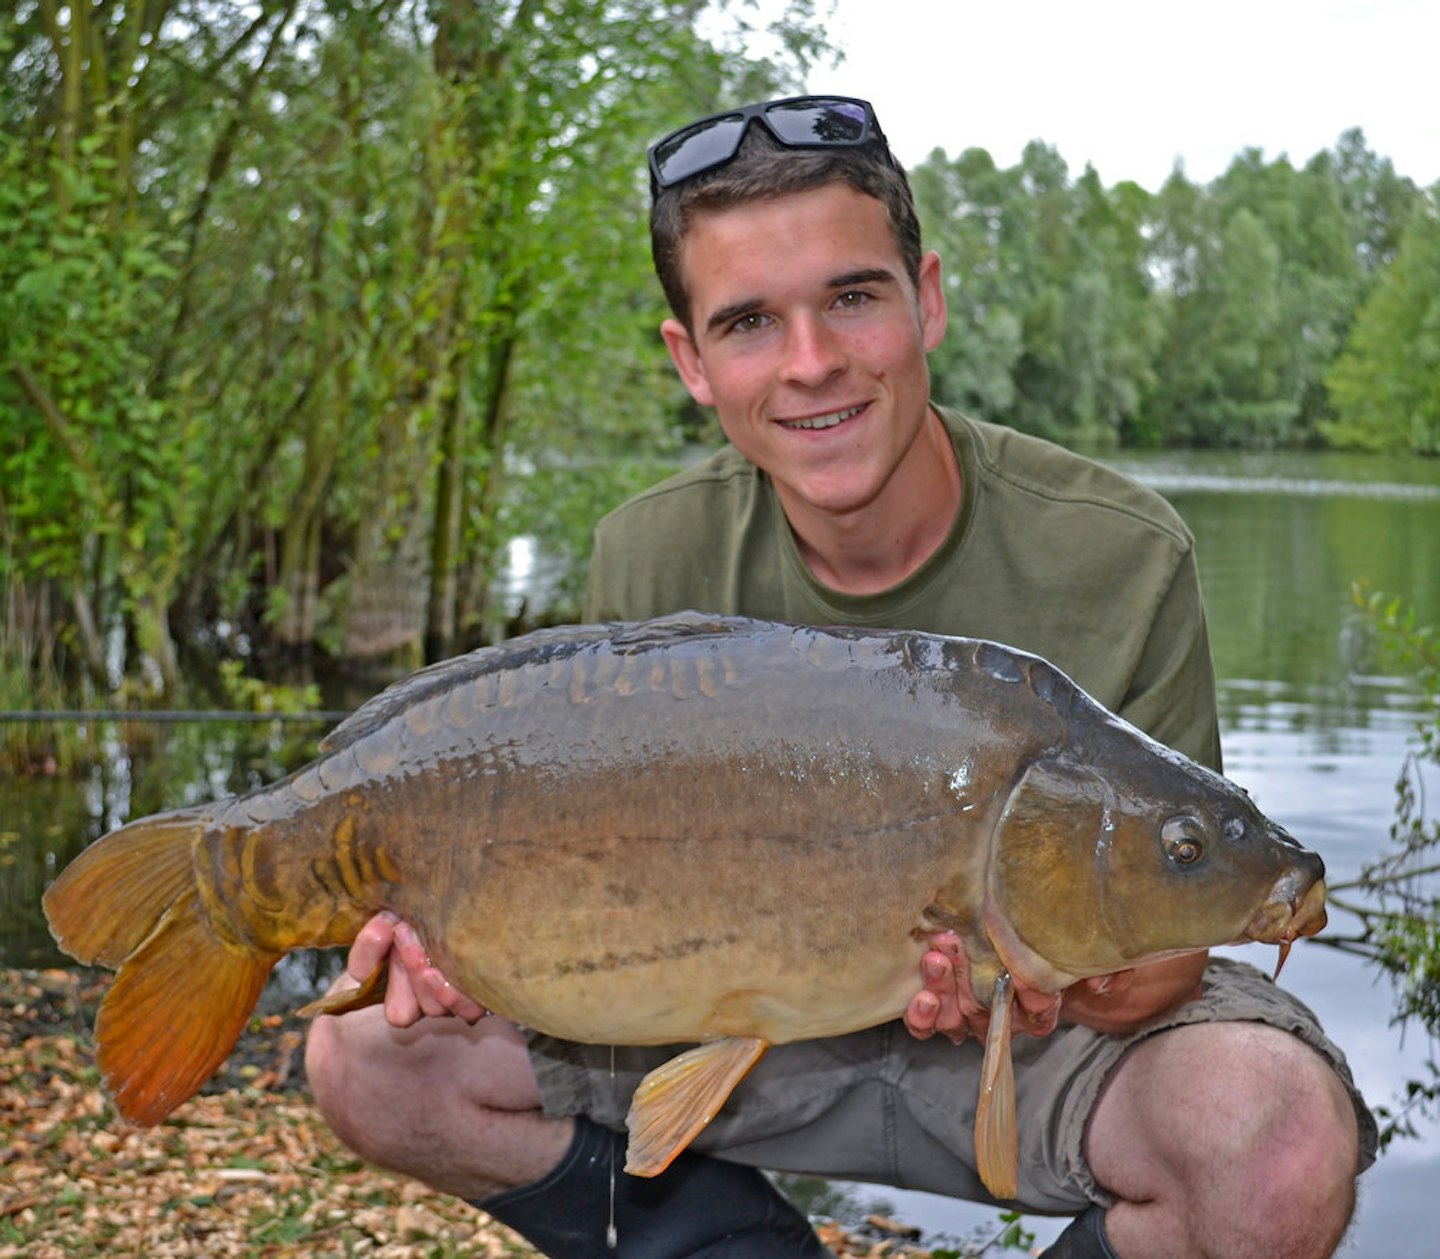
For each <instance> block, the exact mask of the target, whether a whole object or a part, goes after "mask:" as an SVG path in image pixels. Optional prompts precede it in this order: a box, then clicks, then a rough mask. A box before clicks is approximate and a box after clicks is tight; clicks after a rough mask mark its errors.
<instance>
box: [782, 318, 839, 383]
mask: <svg viewBox="0 0 1440 1259" xmlns="http://www.w3.org/2000/svg"><path fill="white" fill-rule="evenodd" d="M846 362H847V358H846V354H845V348H844V345H843V344H842V343H841V339H840V337H839V336H838V335H836V333H835V332H834V330H833V329H831V328H829V327H828V326H827V325H826V323H825V321H824V320H823V319H819V318H815V317H812V316H805V317H803V318H799V319H793V320H791V322H790V325H789V327H788V328H787V329H786V336H785V361H784V373H785V378H786V379H787V380H788V381H790V382H791V383H793V384H797V385H803V386H805V387H806V388H810V389H814V388H817V387H818V386H820V385H823V384H824V383H825V382H826V381H827V380H829V379H830V378H831V377H832V376H836V375H838V374H839V373H840V372H843V371H844V370H845V364H846Z"/></svg>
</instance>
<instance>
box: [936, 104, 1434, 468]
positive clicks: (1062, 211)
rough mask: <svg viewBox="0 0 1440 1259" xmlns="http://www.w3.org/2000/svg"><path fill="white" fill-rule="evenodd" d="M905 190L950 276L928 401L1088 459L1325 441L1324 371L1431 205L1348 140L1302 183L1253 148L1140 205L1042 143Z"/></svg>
mask: <svg viewBox="0 0 1440 1259" xmlns="http://www.w3.org/2000/svg"><path fill="white" fill-rule="evenodd" d="M912 181H913V183H914V187H915V193H916V200H917V203H918V205H919V207H920V212H921V219H922V223H923V225H924V228H925V233H926V236H927V238H928V240H929V243H930V244H931V245H933V246H934V247H935V248H937V249H938V250H939V251H940V253H941V256H942V258H943V259H944V260H945V263H946V270H947V280H946V283H947V288H946V297H947V299H948V301H949V304H950V317H951V319H950V322H951V332H950V334H949V337H948V338H947V341H946V343H945V344H944V345H942V346H941V347H940V348H939V349H938V350H937V351H935V353H934V354H933V355H932V356H931V365H932V374H933V377H934V383H935V393H936V395H937V396H938V397H940V398H943V399H944V400H945V401H947V402H950V403H953V404H954V405H957V406H960V407H962V408H964V409H967V410H970V411H972V412H973V413H975V414H978V415H980V416H983V417H985V418H987V419H992V420H999V421H1001V422H1003V423H1006V424H1010V425H1012V426H1014V427H1016V428H1020V429H1024V430H1026V431H1029V432H1035V433H1039V434H1042V435H1044V436H1047V437H1051V438H1055V439H1057V440H1060V441H1062V442H1066V443H1069V444H1072V445H1080V446H1090V447H1094V446H1097V445H1113V444H1115V443H1117V442H1123V443H1126V444H1136V445H1148V446H1155V445H1164V444H1175V445H1203V446H1242V447H1273V446H1280V445H1294V444H1306V443H1312V442H1315V441H1317V440H1319V439H1320V437H1321V436H1322V435H1324V436H1331V437H1335V436H1338V435H1339V434H1340V433H1341V430H1340V429H1338V428H1337V427H1336V426H1335V425H1334V423H1333V420H1334V414H1333V406H1332V403H1331V398H1330V394H1329V393H1328V392H1327V388H1326V372H1327V370H1328V369H1329V368H1330V366H1331V364H1332V363H1333V362H1334V361H1335V358H1336V356H1337V354H1339V352H1340V350H1341V348H1342V346H1344V344H1345V340H1346V336H1347V334H1348V332H1349V328H1350V324H1351V321H1352V320H1353V318H1354V312H1355V309H1356V306H1357V304H1358V303H1359V302H1360V301H1361V299H1362V298H1363V296H1364V294H1365V293H1366V291H1367V290H1368V287H1369V286H1370V285H1372V284H1373V283H1374V282H1375V278H1376V276H1377V275H1380V276H1384V277H1386V278H1387V279H1388V277H1389V275H1390V272H1391V271H1393V270H1394V269H1396V268H1397V267H1398V265H1399V261H1400V260H1399V258H1396V257H1395V241H1396V240H1397V239H1398V232H1399V231H1400V230H1401V225H1403V224H1404V223H1405V222H1406V221H1407V220H1408V221H1414V220H1416V219H1418V218H1423V217H1424V216H1423V215H1420V214H1417V213H1416V207H1417V206H1419V205H1423V204H1425V203H1426V202H1425V199H1424V198H1423V197H1422V196H1421V194H1420V193H1419V192H1418V191H1417V190H1416V189H1415V187H1414V185H1413V184H1410V183H1409V182H1408V181H1405V180H1401V179H1399V178H1398V177H1396V176H1395V173H1394V171H1393V169H1392V168H1391V167H1390V164H1389V163H1388V162H1382V161H1381V160H1379V159H1378V158H1376V157H1375V156H1374V154H1372V153H1370V152H1369V150H1368V149H1366V147H1365V143H1364V137H1363V135H1362V134H1361V133H1360V132H1358V131H1350V132H1347V133H1346V134H1345V135H1344V136H1342V137H1341V141H1340V144H1339V145H1338V146H1337V148H1336V150H1335V151H1334V152H1327V153H1321V154H1318V155H1317V156H1316V157H1315V158H1314V159H1313V160H1312V161H1311V162H1310V163H1309V164H1308V165H1307V166H1306V167H1305V168H1304V169H1303V170H1297V169H1295V168H1294V167H1292V166H1291V164H1290V163H1289V161H1288V160H1287V159H1285V158H1283V157H1282V158H1280V159H1278V160H1276V161H1274V162H1266V161H1265V160H1264V159H1263V158H1262V157H1261V155H1260V154H1259V153H1258V152H1257V151H1253V150H1251V151H1247V152H1244V153H1242V154H1240V155H1239V156H1238V157H1237V158H1236V159H1235V161H1234V162H1233V163H1232V164H1231V166H1230V169H1229V170H1227V171H1226V173H1225V174H1224V175H1223V176H1222V177H1221V178H1220V179H1218V180H1216V181H1215V182H1214V183H1213V184H1212V185H1210V186H1209V187H1207V188H1202V187H1199V186H1197V185H1195V184H1192V183H1191V182H1190V181H1189V180H1187V179H1186V178H1185V175H1184V173H1183V171H1181V170H1178V169H1177V170H1176V171H1175V172H1174V173H1173V174H1172V175H1171V177H1170V178H1169V179H1168V180H1167V181H1166V183H1165V185H1164V187H1162V188H1161V189H1160V190H1159V191H1158V192H1157V193H1154V194H1151V193H1149V192H1146V191H1145V190H1144V189H1141V188H1139V187H1137V186H1136V185H1134V184H1121V185H1118V186H1116V187H1114V188H1106V187H1105V186H1104V185H1103V184H1102V183H1101V181H1100V177H1099V174H1098V173H1097V172H1095V171H1094V170H1086V171H1085V172H1084V173H1083V174H1082V175H1081V176H1080V177H1079V178H1078V179H1074V180H1072V179H1071V177H1070V175H1069V172H1068V170H1067V168H1066V165H1065V163H1064V161H1063V160H1062V158H1061V157H1060V155H1059V154H1058V153H1056V152H1055V151H1054V150H1052V149H1050V148H1047V147H1046V146H1044V145H1041V144H1032V145H1030V146H1029V147H1027V149H1026V150H1025V153H1024V155H1023V156H1022V158H1021V160H1020V162H1019V164H1018V165H1017V166H1015V167H1014V168H1012V169H1010V170H1001V169H999V168H997V167H996V165H995V163H994V162H993V161H992V160H991V158H990V156H989V155H988V154H987V153H985V152H984V151H983V150H979V149H971V150H967V151H966V152H964V153H962V154H961V155H960V156H959V157H957V158H955V159H953V160H951V159H949V158H947V157H946V155H945V153H944V152H943V151H940V150H937V151H936V152H935V153H932V154H931V156H930V157H929V158H928V159H927V160H926V161H925V162H924V163H923V164H922V165H921V166H920V167H918V168H917V169H916V170H915V171H914V172H913V173H912ZM1392 259H1393V265H1392ZM1387 268H1389V270H1387ZM1422 335H1423V334H1422V333H1421V332H1420V331H1418V330H1416V329H1406V330H1405V331H1404V332H1403V333H1402V334H1401V335H1400V336H1399V337H1397V338H1396V340H1395V341H1394V342H1393V343H1392V353H1394V354H1402V353H1406V352H1408V351H1409V349H1410V348H1411V347H1412V346H1414V345H1415V343H1416V340H1417V337H1420V336H1422ZM1395 346H1399V347H1401V348H1394V347H1395ZM1357 353H1360V354H1361V355H1362V357H1363V356H1364V355H1366V354H1368V353H1369V348H1368V347H1360V349H1359V350H1358V351H1357ZM1367 361H1368V359H1367ZM1382 370H1383V369H1382ZM1390 400H1391V399H1390V398H1386V399H1385V400H1384V401H1383V402H1381V403H1378V404H1377V406H1379V407H1383V406H1384V405H1388V404H1389V402H1390ZM1417 405H1418V404H1415V405H1411V411H1412V412H1413V411H1415V410H1416V409H1417ZM1420 409H1423V408H1420ZM1430 413H1432V414H1433V411H1432V412H1430Z"/></svg>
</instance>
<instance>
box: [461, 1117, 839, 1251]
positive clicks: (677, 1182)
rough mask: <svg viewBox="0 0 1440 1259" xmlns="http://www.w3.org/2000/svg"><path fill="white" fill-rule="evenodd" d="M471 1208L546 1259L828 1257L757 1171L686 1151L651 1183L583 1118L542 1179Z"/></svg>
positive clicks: (607, 1134)
mask: <svg viewBox="0 0 1440 1259" xmlns="http://www.w3.org/2000/svg"><path fill="white" fill-rule="evenodd" d="M612 1173H613V1184H614V1199H613V1201H614V1225H615V1244H614V1246H613V1248H612V1246H611V1244H610V1242H609V1229H610V1224H611V1201H612V1199H611V1184H612ZM474 1205H475V1206H477V1207H479V1208H480V1209H481V1210H482V1211H488V1212H489V1213H490V1214H491V1215H493V1216H494V1217H495V1218H496V1219H497V1220H499V1221H500V1222H501V1223H502V1224H508V1225H509V1226H510V1227H511V1228H513V1229H514V1230H515V1231H516V1232H517V1233H519V1234H520V1235H521V1236H522V1237H524V1238H525V1239H526V1241H528V1242H530V1244H531V1245H532V1246H534V1247H535V1248H536V1249H538V1250H540V1251H541V1252H542V1253H544V1254H546V1255H549V1256H551V1259H834V1256H833V1255H831V1253H830V1251H829V1250H827V1249H826V1248H825V1247H824V1246H823V1245H821V1243H820V1239H819V1238H818V1237H816V1236H815V1231H814V1229H812V1228H811V1227H810V1225H809V1223H808V1222H807V1221H806V1220H805V1217H804V1216H802V1215H801V1214H800V1212H799V1211H798V1210H796V1209H795V1207H794V1206H792V1205H791V1203H790V1202H789V1201H788V1200H787V1199H786V1198H785V1196H784V1195H783V1194H781V1193H780V1191H779V1190H778V1189H776V1188H775V1186H774V1185H772V1184H771V1183H770V1181H769V1180H767V1179H766V1177H765V1175H764V1173H762V1172H760V1171H758V1170H757V1169H755V1168H753V1167H744V1166H742V1165H741V1164H739V1163H726V1162H724V1161H723V1160H721V1159H714V1158H706V1157H705V1156H704V1155H702V1154H690V1153H686V1154H682V1155H681V1156H680V1157H679V1158H677V1159H676V1160H675V1161H674V1162H673V1163H672V1164H671V1165H670V1166H669V1167H668V1168H666V1170H665V1171H664V1172H662V1173H661V1174H660V1175H659V1176H657V1177H655V1178H654V1179H653V1180H649V1179H644V1178H642V1177H639V1176H630V1175H627V1174H626V1172H625V1135H624V1134H623V1133H619V1132H612V1131H611V1130H610V1129H609V1128H602V1127H601V1126H600V1125H599V1124H596V1123H592V1122H591V1121H590V1120H589V1119H586V1118H584V1117H583V1116H578V1117H577V1118H576V1120H575V1139H574V1140H573V1141H572V1142H571V1143H570V1149H569V1150H568V1151H566V1154H565V1157H564V1158H562V1159H561V1160H560V1162H559V1163H558V1164H557V1165H556V1167H555V1169H554V1170H553V1171H552V1172H550V1174H549V1175H548V1176H545V1177H543V1178H542V1179H540V1180H537V1181H534V1182H532V1183H531V1184H528V1185H520V1186H519V1187H518V1188H515V1189H507V1190H506V1191H505V1192H504V1193H499V1194H496V1195H495V1196H494V1197H493V1198H482V1199H480V1200H478V1201H476V1202H475V1203H474Z"/></svg>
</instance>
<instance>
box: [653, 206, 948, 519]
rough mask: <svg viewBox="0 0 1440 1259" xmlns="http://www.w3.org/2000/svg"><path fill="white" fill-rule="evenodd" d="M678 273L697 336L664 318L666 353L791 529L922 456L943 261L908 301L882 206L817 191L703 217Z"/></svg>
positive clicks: (883, 484)
mask: <svg viewBox="0 0 1440 1259" xmlns="http://www.w3.org/2000/svg"><path fill="white" fill-rule="evenodd" d="M680 263H681V267H682V269H683V274H684V278H685V282H686V286H687V288H688V290H689V293H690V313H691V316H692V326H693V328H694V332H693V334H692V333H689V332H687V331H686V330H685V328H684V326H683V325H682V324H680V323H679V322H678V321H677V320H673V319H671V320H667V321H666V322H665V324H664V326H663V328H662V332H663V334H664V337H665V342H666V345H667V346H668V347H669V349H670V354H671V357H672V358H673V359H674V360H675V365H676V367H677V368H678V369H679V371H680V375H681V377H682V379H683V380H684V382H685V385H686V387H687V388H688V389H689V390H690V393H691V394H692V396H693V397H694V398H695V400H696V401H697V402H699V403H700V404H701V405H703V406H713V407H714V408H715V410H716V413H717V414H718V416H719V419H720V424H721V427H722V428H723V429H724V430H725V435H726V437H728V438H729V439H730V441H731V442H732V443H733V444H734V445H735V447H736V448H737V449H738V450H739V451H740V452H741V453H742V454H743V455H745V456H746V458H748V459H749V460H750V461H751V462H753V463H754V464H756V465H757V466H758V467H760V468H762V469H763V470H764V471H765V472H767V473H769V475H770V477H771V479H772V480H773V481H774V482H775V485H776V488H777V490H778V492H779V494H780V498H781V502H782V504H783V505H784V507H785V510H786V513H787V515H789V516H790V519H791V521H792V522H794V523H797V524H798V523H799V521H800V519H801V517H803V516H804V515H806V514H808V513H820V514H826V515H843V514H846V513H849V512H853V511H856V510H858V509H861V508H864V507H867V506H870V505H872V504H874V503H876V502H877V501H883V493H884V491H885V489H886V488H887V487H889V486H892V485H895V484H901V483H903V482H904V480H905V477H904V476H903V471H904V469H905V468H906V461H907V459H910V460H918V459H921V458H927V459H928V458H930V457H931V455H930V454H928V453H927V452H925V451H924V450H923V448H922V445H921V444H918V443H917V442H916V437H917V436H918V434H919V433H920V431H921V430H922V428H923V427H924V425H925V421H926V416H927V414H928V405H929V393H930V376H929V371H928V369H927V367H926V363H925V355H926V352H927V351H929V350H931V349H934V347H935V346H936V345H938V344H939V342H940V338H941V337H942V335H943V334H944V331H945V301H944V296H943V294H942V292H941V287H940V264H939V259H938V258H937V257H936V256H935V255H934V254H933V253H932V254H928V255H927V256H926V257H925V259H924V260H923V262H922V264H921V270H920V285H919V291H918V292H917V291H916V288H915V286H914V285H913V284H912V283H911V281H910V279H909V277H908V276H907V275H906V274H905V267H904V263H903V261H902V259H901V256H900V251H899V249H898V247H897V246H896V244H895V241H894V238H893V236H892V234H891V231H890V225H889V222H888V220H887V218H886V214H885V208H884V206H883V205H881V203H880V202H879V201H877V200H875V199H874V198H873V197H867V196H865V195H864V194H862V193H859V192H857V191H855V190H854V189H852V188H850V187H848V186H847V185H845V184H828V185H826V186H825V187H823V188H818V189H815V190H814V191H811V192H804V193H796V194H792V195H787V196H784V197H780V198H776V199H774V200H770V201H758V202H751V203H748V204H746V205H743V206H737V207H735V208H733V209H728V210H721V211H715V212H707V213H704V214H701V215H698V216H697V217H696V218H695V221H694V222H693V223H692V225H691V227H690V229H689V230H688V231H687V233H686V235H685V239H684V242H683V244H682V246H681V254H680ZM897 470H899V471H901V472H902V475H901V476H900V477H899V478H897V477H896V473H897ZM797 513H798V514H797Z"/></svg>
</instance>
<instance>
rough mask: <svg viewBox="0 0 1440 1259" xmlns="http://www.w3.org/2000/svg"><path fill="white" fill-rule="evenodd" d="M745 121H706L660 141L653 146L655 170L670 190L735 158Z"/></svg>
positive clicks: (729, 118) (737, 118)
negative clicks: (702, 172)
mask: <svg viewBox="0 0 1440 1259" xmlns="http://www.w3.org/2000/svg"><path fill="white" fill-rule="evenodd" d="M744 131H745V119H744V118H743V117H741V116H740V115H739V114H727V115H726V116H725V117H723V118H709V119H706V121H704V122H699V123H696V124H695V125H694V126H693V127H687V128H686V129H685V130H684V131H682V132H680V134H679V135H674V136H671V137H670V138H669V139H666V140H662V141H660V143H659V144H657V145H656V146H655V169H656V170H657V171H658V172H659V173H660V179H661V181H662V182H663V183H664V184H665V186H666V187H669V186H670V185H671V184H678V183H680V182H681V181H682V180H686V179H689V178H690V176H691V175H695V174H698V173H699V172H700V171H702V170H708V169H709V168H710V167H712V166H719V165H720V164H721V163H723V162H728V161H729V160H730V159H731V158H732V157H734V156H735V153H736V151H737V150H738V149H739V148H740V137H741V135H743V134H744Z"/></svg>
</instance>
